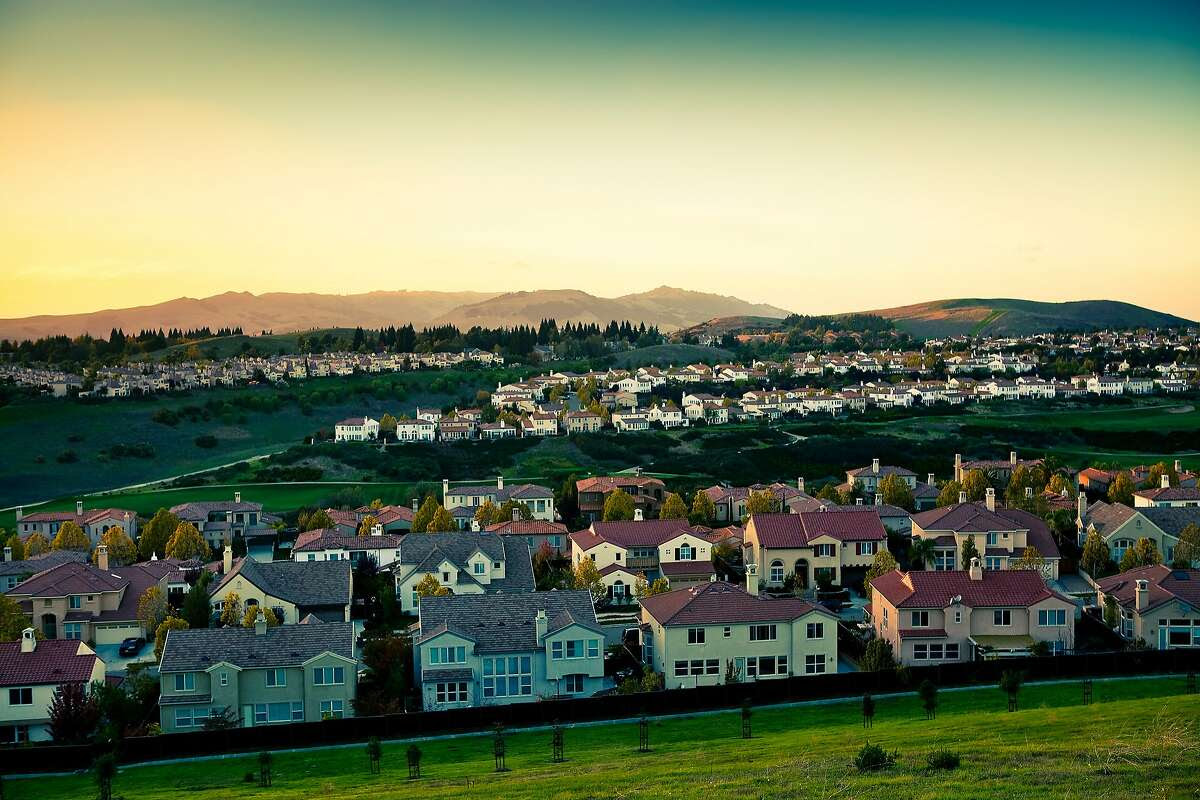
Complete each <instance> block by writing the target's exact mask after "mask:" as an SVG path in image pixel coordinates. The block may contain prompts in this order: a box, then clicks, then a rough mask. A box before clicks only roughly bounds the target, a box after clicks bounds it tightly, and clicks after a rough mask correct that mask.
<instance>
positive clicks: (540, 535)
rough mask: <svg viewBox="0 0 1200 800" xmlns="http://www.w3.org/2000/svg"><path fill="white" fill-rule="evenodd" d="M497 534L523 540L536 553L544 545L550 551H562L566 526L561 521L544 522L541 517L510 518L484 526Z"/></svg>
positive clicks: (565, 543)
mask: <svg viewBox="0 0 1200 800" xmlns="http://www.w3.org/2000/svg"><path fill="white" fill-rule="evenodd" d="M484 530H485V531H487V532H488V533H494V534H496V535H497V536H514V537H518V538H521V539H524V540H525V544H527V545H529V552H530V553H536V552H537V551H538V550H539V549H541V547H542V546H543V545H544V546H546V547H548V548H549V549H550V551H551V552H557V553H562V552H565V551H566V550H567V549H568V547H567V526H566V525H563V524H562V523H561V522H546V521H545V520H541V519H510V520H508V521H506V522H497V523H495V524H492V525H488V526H487V527H486V528H484Z"/></svg>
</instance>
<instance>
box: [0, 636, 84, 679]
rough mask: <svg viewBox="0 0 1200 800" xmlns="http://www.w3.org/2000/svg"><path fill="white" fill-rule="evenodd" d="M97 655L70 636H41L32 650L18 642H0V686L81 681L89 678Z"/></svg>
mask: <svg viewBox="0 0 1200 800" xmlns="http://www.w3.org/2000/svg"><path fill="white" fill-rule="evenodd" d="M96 660H97V656H96V654H95V653H94V652H92V650H91V649H90V648H89V647H88V646H87V645H86V644H84V643H83V642H79V641H76V640H74V639H45V640H43V641H40V642H38V643H37V646H36V647H34V649H33V652H32V653H22V652H21V642H20V640H17V641H15V642H0V686H39V685H42V686H44V685H46V684H60V683H83V682H85V681H90V680H91V679H92V669H93V668H94V667H95V666H96Z"/></svg>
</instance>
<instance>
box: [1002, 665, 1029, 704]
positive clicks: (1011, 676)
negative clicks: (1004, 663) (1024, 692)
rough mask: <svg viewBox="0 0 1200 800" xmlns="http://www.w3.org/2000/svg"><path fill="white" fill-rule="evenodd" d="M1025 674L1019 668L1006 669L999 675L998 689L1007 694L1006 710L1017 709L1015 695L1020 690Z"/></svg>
mask: <svg viewBox="0 0 1200 800" xmlns="http://www.w3.org/2000/svg"><path fill="white" fill-rule="evenodd" d="M1024 682H1025V675H1024V673H1022V672H1021V670H1019V669H1006V670H1004V672H1003V674H1001V675H1000V691H1002V692H1004V693H1005V694H1007V695H1008V710H1009V711H1016V710H1017V695H1018V694H1020V692H1021V684H1022V683H1024Z"/></svg>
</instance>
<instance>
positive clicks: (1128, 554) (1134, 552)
mask: <svg viewBox="0 0 1200 800" xmlns="http://www.w3.org/2000/svg"><path fill="white" fill-rule="evenodd" d="M1161 563H1162V556H1161V555H1160V554H1159V552H1158V545H1156V544H1155V543H1154V540H1153V539H1147V538H1146V537H1144V536H1143V537H1142V538H1140V539H1138V540H1137V541H1136V542H1134V545H1133V547H1130V548H1129V549H1128V550H1126V551H1125V555H1124V556H1122V557H1121V572H1127V571H1129V570H1131V569H1137V568H1138V567H1148V566H1150V565H1151V564H1161Z"/></svg>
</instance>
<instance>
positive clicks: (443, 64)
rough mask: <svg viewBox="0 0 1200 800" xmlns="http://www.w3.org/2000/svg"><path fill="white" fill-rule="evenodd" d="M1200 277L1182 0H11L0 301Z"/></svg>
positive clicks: (1150, 293)
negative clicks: (406, 0) (417, 0)
mask: <svg viewBox="0 0 1200 800" xmlns="http://www.w3.org/2000/svg"><path fill="white" fill-rule="evenodd" d="M644 6H653V9H652V10H649V9H647V8H645V7H644ZM1046 7H1051V8H1046ZM845 9H853V10H854V11H853V12H847V11H845ZM947 9H958V11H957V12H948V11H947ZM1198 276H1200V3H1196V2H1192V1H1191V0H1185V2H1179V3H1165V2H1164V3H1154V2H1148V1H1147V2H1127V3H1111V4H1110V3H1106V2H1098V1H1096V0H1093V2H1086V3H1084V2H1079V3H1073V2H1039V3H1028V4H1025V3H1020V2H1004V3H995V4H989V3H984V2H963V3H952V2H924V3H916V2H914V3H903V4H901V3H883V2H878V3H872V2H832V1H831V2H827V3H749V2H739V3H733V2H728V3H722V2H707V3H666V2H656V3H633V2H629V3H625V2H609V3H600V2H596V3H582V2H580V3H576V2H545V3H533V2H525V3H509V2H505V3H490V4H484V3H465V2H437V3H429V4H403V3H388V2H377V3H356V2H342V3H327V4H322V3H304V2H292V3H278V4H274V3H266V2H254V3H243V2H219V1H217V0H207V1H206V2H203V3H186V2H165V3H164V2H154V3H150V2H146V3H133V2H103V3H91V2H79V3H59V2H53V1H50V0H38V1H37V2H22V3H7V2H4V0H0V288H2V289H3V291H0V317H15V316H27V315H31V314H41V313H73V312H79V311H89V310H95V309H99V308H105V307H121V306H130V305H139V304H145V303H153V302H158V301H161V300H166V299H170V298H173V297H178V296H183V295H188V296H193V297H197V296H206V295H211V294H217V293H220V292H223V291H226V290H231V289H232V290H248V291H252V292H262V291H314V292H341V293H348V292H361V291H369V290H372V289H404V288H407V289H447V290H449V289H454V290H462V289H479V290H519V289H537V288H578V289H583V290H585V291H589V292H592V293H595V294H602V295H608V296H612V295H618V294H624V293H627V292H630V291H639V290H643V289H649V288H652V287H655V286H658V285H662V284H668V285H672V286H680V287H684V288H689V289H696V290H701V291H712V292H719V293H722V294H734V295H737V296H740V297H743V298H745V299H748V300H753V301H765V302H771V303H774V304H776V305H780V306H784V307H786V308H789V309H792V310H796V311H802V312H809V313H819V312H836V311H850V310H861V309H867V308H877V307H884V306H894V305H902V304H906V303H911V302H918V301H922V300H930V299H937V298H944V297H962V296H969V297H1025V298H1032V299H1044V300H1068V299H1090V298H1110V299H1118V300H1127V301H1130V302H1135V303H1139V304H1143V305H1147V306H1150V307H1153V308H1156V309H1159V310H1163V311H1169V312H1173V313H1177V314H1181V315H1183V316H1187V317H1190V318H1192V319H1200V277H1198Z"/></svg>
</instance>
